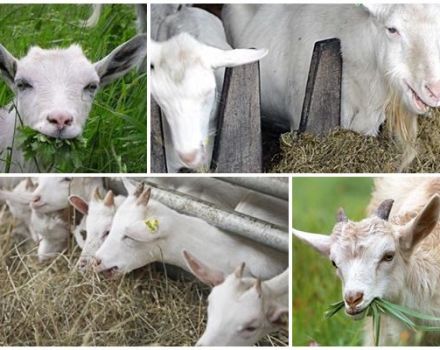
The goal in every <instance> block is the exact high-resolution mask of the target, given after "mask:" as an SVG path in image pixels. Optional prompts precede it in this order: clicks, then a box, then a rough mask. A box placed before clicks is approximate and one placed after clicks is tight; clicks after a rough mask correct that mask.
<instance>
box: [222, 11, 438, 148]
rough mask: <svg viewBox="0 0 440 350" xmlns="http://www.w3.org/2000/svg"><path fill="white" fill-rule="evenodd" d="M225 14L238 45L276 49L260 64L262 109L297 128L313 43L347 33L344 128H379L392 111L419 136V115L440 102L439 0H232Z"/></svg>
mask: <svg viewBox="0 0 440 350" xmlns="http://www.w3.org/2000/svg"><path fill="white" fill-rule="evenodd" d="M223 19H224V24H225V28H226V32H227V35H228V38H229V39H230V40H231V43H232V44H233V45H235V46H239V47H253V46H256V45H258V46H263V47H266V48H268V49H269V51H270V53H269V55H268V57H267V58H266V59H264V60H263V61H262V62H261V66H260V67H261V68H260V69H261V89H262V92H261V103H262V111H263V113H264V115H265V116H268V117H270V118H272V119H284V120H287V121H288V122H290V124H291V128H292V129H293V130H296V129H298V126H299V122H300V116H301V109H302V103H303V100H304V95H305V87H306V82H307V76H308V72H309V65H310V60H311V55H312V51H313V46H314V44H315V42H317V41H320V40H324V39H330V38H338V39H340V40H341V50H342V56H343V64H344V66H343V79H342V103H341V108H342V111H341V124H342V127H343V128H347V129H351V130H354V131H357V132H360V133H362V134H366V135H376V134H377V133H378V130H379V126H380V125H381V124H382V123H383V122H384V120H385V116H386V111H387V110H388V111H389V112H390V113H389V114H388V116H387V118H389V120H390V123H391V124H392V125H391V128H392V130H393V132H395V134H397V136H398V137H399V138H400V139H401V140H404V141H405V140H406V141H408V140H413V138H415V136H416V130H417V129H416V128H417V124H416V122H417V118H416V115H417V114H424V113H425V112H426V111H427V110H428V106H431V107H437V106H439V105H440V63H439V61H438V59H437V57H439V55H440V45H439V44H440V34H439V33H440V6H439V5H438V4H430V5H422V4H397V5H384V4H365V5H363V6H359V5H355V4H329V5H327V4H316V5H315V4H313V5H312V4H295V5H272V4H270V5H251V4H248V5H235V4H234V5H231V4H229V5H226V6H225V7H224V10H223ZM274 23H276V25H274ZM416 96H417V97H416ZM422 101H423V102H422Z"/></svg>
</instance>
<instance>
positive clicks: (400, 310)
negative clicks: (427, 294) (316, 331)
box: [325, 298, 440, 346]
mask: <svg viewBox="0 0 440 350" xmlns="http://www.w3.org/2000/svg"><path fill="white" fill-rule="evenodd" d="M344 305H345V302H344V301H343V300H341V301H339V302H337V303H334V304H332V305H330V307H329V308H328V309H327V311H326V312H325V318H327V319H328V318H330V317H332V316H334V315H336V314H337V313H338V312H339V311H340V310H341V309H342V308H344ZM381 314H387V315H389V316H391V317H393V318H395V319H397V320H398V321H400V322H402V323H403V324H404V325H405V326H407V327H408V328H410V329H412V330H417V331H424V332H440V327H435V326H424V325H419V324H416V323H415V322H414V321H413V320H411V319H410V317H412V318H416V319H419V320H422V321H431V322H432V321H434V322H440V317H434V316H430V315H426V314H423V313H420V312H417V311H414V310H411V309H408V308H406V307H404V306H401V305H397V304H393V303H391V302H389V301H386V300H384V299H382V298H375V299H373V301H372V302H371V303H370V305H368V307H367V308H366V309H365V311H364V312H363V313H362V314H361V317H360V318H364V317H365V316H371V317H372V318H373V325H374V345H375V346H379V339H380V317H381Z"/></svg>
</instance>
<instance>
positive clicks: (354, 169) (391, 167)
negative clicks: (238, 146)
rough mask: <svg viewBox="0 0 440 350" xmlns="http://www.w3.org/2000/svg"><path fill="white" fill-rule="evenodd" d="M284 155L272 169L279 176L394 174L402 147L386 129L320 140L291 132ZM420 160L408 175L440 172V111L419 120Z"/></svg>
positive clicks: (284, 143) (283, 143) (333, 134)
mask: <svg viewBox="0 0 440 350" xmlns="http://www.w3.org/2000/svg"><path fill="white" fill-rule="evenodd" d="M280 144H281V152H280V153H279V154H277V155H276V156H275V157H274V158H273V159H274V161H273V165H272V168H271V169H270V171H271V172H275V173H390V172H398V171H399V166H400V165H401V163H402V160H403V158H404V156H403V152H402V148H401V147H399V146H398V145H397V144H396V143H395V142H394V141H393V140H392V138H391V137H390V136H389V133H388V131H387V130H383V131H382V132H381V134H380V135H379V136H378V137H368V136H363V135H360V134H357V133H355V132H352V131H348V130H335V131H333V132H331V133H330V134H328V135H326V136H323V137H318V136H315V135H311V134H308V133H303V134H296V133H287V134H284V135H282V136H281V139H280ZM415 148H416V150H417V156H416V159H414V161H413V162H412V163H411V165H410V166H409V168H407V169H405V171H407V172H425V173H432V172H439V171H440V112H438V111H436V112H433V113H432V114H431V115H430V116H429V117H428V116H427V117H421V118H419V133H418V138H417V145H416V146H415Z"/></svg>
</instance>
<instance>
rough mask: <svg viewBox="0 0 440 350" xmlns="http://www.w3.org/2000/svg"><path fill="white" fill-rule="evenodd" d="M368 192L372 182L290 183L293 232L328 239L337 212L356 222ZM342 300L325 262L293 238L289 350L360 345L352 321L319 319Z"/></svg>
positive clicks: (358, 331)
mask: <svg viewBox="0 0 440 350" xmlns="http://www.w3.org/2000/svg"><path fill="white" fill-rule="evenodd" d="M372 188H373V179H372V178H359V177H357V178H352V177H326V178H323V177H313V178H294V179H293V208H292V209H293V227H294V228H296V229H298V230H303V231H310V232H316V233H322V234H330V233H331V230H332V228H333V226H334V225H335V223H336V213H337V210H338V208H340V207H342V208H344V210H345V213H346V214H347V216H348V217H349V218H350V219H351V220H360V219H362V218H364V217H365V215H366V208H367V204H368V202H369V200H370V194H371V190H372ZM341 299H342V295H341V282H340V280H339V278H338V277H337V276H336V273H335V271H334V267H333V266H332V264H331V263H330V261H329V260H328V259H327V258H325V257H323V256H322V255H320V254H319V253H317V252H316V251H315V250H313V249H312V248H310V247H309V246H308V245H306V244H304V243H302V242H299V241H298V240H297V239H294V240H293V322H292V328H293V329H292V334H293V338H292V339H293V341H292V343H293V345H302V346H305V345H309V344H312V343H314V342H316V343H318V344H319V345H323V346H324V345H327V346H339V345H351V346H356V345H361V343H362V326H363V322H362V321H361V322H356V321H352V320H351V319H349V318H348V317H347V316H345V315H344V313H343V312H341V313H338V314H337V315H336V316H334V317H333V318H331V319H329V320H325V319H324V312H325V310H326V309H327V308H328V306H329V305H330V304H332V303H334V302H336V301H340V300H341Z"/></svg>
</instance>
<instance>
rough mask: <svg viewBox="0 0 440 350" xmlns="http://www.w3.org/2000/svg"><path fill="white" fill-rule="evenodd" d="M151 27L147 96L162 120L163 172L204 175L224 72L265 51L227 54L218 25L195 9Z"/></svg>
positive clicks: (186, 9)
mask: <svg viewBox="0 0 440 350" xmlns="http://www.w3.org/2000/svg"><path fill="white" fill-rule="evenodd" d="M155 6H156V7H158V6H159V5H155ZM164 6H166V5H164ZM157 12H159V11H157ZM153 24H155V25H156V26H159V28H152V32H153V33H154V32H157V38H153V39H155V40H157V41H155V40H152V41H151V49H150V52H151V57H150V60H151V67H152V69H151V72H150V74H151V93H152V96H153V97H154V99H155V100H156V102H157V103H158V104H159V106H160V107H161V110H162V112H163V113H164V115H165V120H166V123H165V125H164V134H165V142H166V145H165V147H166V150H167V167H168V171H169V172H177V171H178V170H179V169H180V168H182V167H187V168H191V169H197V170H200V171H206V170H208V169H209V165H210V161H211V155H212V147H213V137H214V133H215V128H216V115H217V107H218V98H217V95H218V94H219V93H220V91H221V88H222V86H223V77H224V69H223V68H224V67H233V66H237V65H242V64H246V63H250V62H254V61H258V60H259V59H261V58H263V57H264V56H265V55H266V54H267V51H266V50H232V48H231V46H230V45H229V44H228V43H227V41H226V36H225V32H224V28H223V25H222V23H221V21H220V20H219V19H218V18H217V17H215V16H214V15H212V14H210V13H208V12H207V11H204V10H202V9H198V8H193V7H182V8H181V9H180V10H179V11H178V12H176V13H174V14H171V15H169V16H167V17H165V19H164V20H163V21H162V22H161V23H159V22H158V21H155V22H153Z"/></svg>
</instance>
